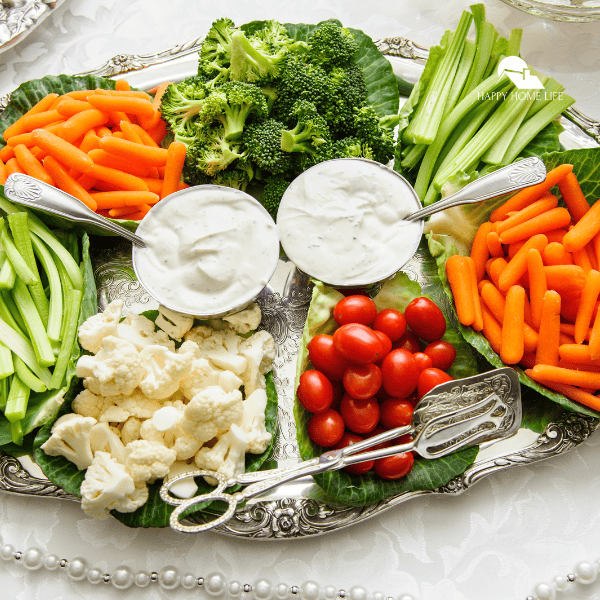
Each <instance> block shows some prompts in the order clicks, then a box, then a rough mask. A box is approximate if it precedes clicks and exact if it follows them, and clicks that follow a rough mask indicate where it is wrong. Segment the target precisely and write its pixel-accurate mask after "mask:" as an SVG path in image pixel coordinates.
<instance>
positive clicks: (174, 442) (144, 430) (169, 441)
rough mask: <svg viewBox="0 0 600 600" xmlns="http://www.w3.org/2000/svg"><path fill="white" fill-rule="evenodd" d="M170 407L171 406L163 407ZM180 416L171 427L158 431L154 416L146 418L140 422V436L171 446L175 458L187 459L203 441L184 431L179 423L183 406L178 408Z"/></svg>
mask: <svg viewBox="0 0 600 600" xmlns="http://www.w3.org/2000/svg"><path fill="white" fill-rule="evenodd" d="M165 408H171V407H165ZM178 410H179V412H180V413H181V418H180V419H178V420H177V422H176V423H174V424H173V426H172V427H169V428H167V429H164V430H162V431H160V430H159V429H157V428H156V425H155V422H154V418H152V419H148V420H147V421H144V422H143V423H142V424H141V427H140V437H141V438H142V439H144V440H148V441H153V442H157V443H158V444H162V445H163V446H165V447H166V448H171V449H173V450H174V451H175V454H176V455H177V460H188V459H189V458H192V456H194V454H196V452H198V450H199V449H200V447H201V446H202V444H203V443H204V442H203V441H202V440H198V439H196V438H195V437H193V436H192V435H191V434H190V433H189V432H187V431H185V430H184V429H183V428H182V427H181V425H180V423H181V421H182V419H183V406H182V407H181V408H178Z"/></svg>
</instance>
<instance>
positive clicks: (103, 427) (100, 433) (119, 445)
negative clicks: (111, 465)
mask: <svg viewBox="0 0 600 600" xmlns="http://www.w3.org/2000/svg"><path fill="white" fill-rule="evenodd" d="M120 434H121V432H120V431H119V430H118V429H117V430H116V431H115V430H114V429H113V428H112V427H110V426H109V424H108V423H96V424H95V425H94V426H93V427H92V431H91V432H90V446H91V448H92V454H93V455H94V456H96V452H108V453H109V454H110V455H111V456H112V457H113V458H114V459H115V460H116V461H118V462H120V463H124V462H125V446H124V445H123V442H122V441H121V436H120Z"/></svg>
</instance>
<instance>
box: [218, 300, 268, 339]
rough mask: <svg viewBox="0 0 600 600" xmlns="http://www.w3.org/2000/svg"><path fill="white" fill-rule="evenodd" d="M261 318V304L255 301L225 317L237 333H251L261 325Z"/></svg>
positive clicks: (224, 319)
mask: <svg viewBox="0 0 600 600" xmlns="http://www.w3.org/2000/svg"><path fill="white" fill-rule="evenodd" d="M261 319H262V313H261V312H260V306H258V304H256V303H255V302H253V303H252V304H250V306H248V307H247V308H245V309H244V310H241V311H240V312H237V313H235V314H233V315H229V316H228V317H223V321H227V322H228V323H229V325H230V327H231V329H233V330H234V331H235V332H237V333H249V332H250V331H253V330H254V329H256V328H257V327H258V326H259V325H260V321H261Z"/></svg>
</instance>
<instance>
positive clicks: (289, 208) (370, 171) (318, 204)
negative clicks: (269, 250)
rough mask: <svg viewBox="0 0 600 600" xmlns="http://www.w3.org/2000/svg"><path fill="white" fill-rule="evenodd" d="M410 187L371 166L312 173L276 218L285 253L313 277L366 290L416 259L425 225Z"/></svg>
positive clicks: (359, 162)
mask: <svg viewBox="0 0 600 600" xmlns="http://www.w3.org/2000/svg"><path fill="white" fill-rule="evenodd" d="M420 208H421V205H420V202H419V200H418V198H417V196H416V194H415V192H414V191H413V189H412V188H411V187H410V185H409V184H408V183H407V182H406V181H405V180H404V179H403V178H402V177H400V176H399V175H398V174H397V173H395V172H394V171H392V170H391V169H389V168H387V167H385V166H383V165H381V164H379V163H376V162H374V161H370V160H365V159H334V160H329V161H325V162H322V163H319V164H317V165H315V166H314V167H311V168H310V169H308V170H307V171H304V172H303V173H302V174H301V175H299V176H298V177H297V178H296V179H295V180H294V181H293V182H292V183H291V184H290V186H289V187H288V189H287V190H286V192H285V194H284V196H283V198H282V201H281V204H280V206H279V211H278V213H277V228H278V230H279V238H280V240H281V245H282V247H283V249H284V251H285V253H286V254H287V256H288V258H289V259H290V260H291V261H292V262H293V263H294V264H295V265H296V266H297V267H298V268H299V269H300V270H302V271H304V272H305V273H306V274H307V275H310V276H312V277H315V278H316V279H319V280H320V281H323V282H325V283H329V284H330V285H334V286H335V285H337V286H363V285H368V284H372V283H376V282H379V281H381V280H383V279H385V278H387V277H390V276H391V275H393V274H394V273H396V271H398V270H399V269H400V268H401V267H402V266H403V265H404V264H405V263H406V262H407V261H408V260H409V259H410V258H411V256H412V255H413V254H414V252H415V250H416V249H417V246H418V245H419V241H420V239H421V234H422V232H423V221H422V220H419V221H415V222H408V221H403V217H405V216H406V215H408V214H409V213H411V212H414V211H415V210H418V209H420Z"/></svg>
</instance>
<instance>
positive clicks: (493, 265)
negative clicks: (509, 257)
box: [485, 257, 508, 287]
mask: <svg viewBox="0 0 600 600" xmlns="http://www.w3.org/2000/svg"><path fill="white" fill-rule="evenodd" d="M507 264H508V263H507V262H506V259H504V258H502V257H500V258H491V259H490V260H488V262H487V263H486V265H485V271H486V273H487V274H488V275H489V277H490V279H491V280H492V281H493V283H494V285H495V286H496V287H498V279H499V278H500V273H502V271H503V270H504V268H505V267H506V265H507Z"/></svg>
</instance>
